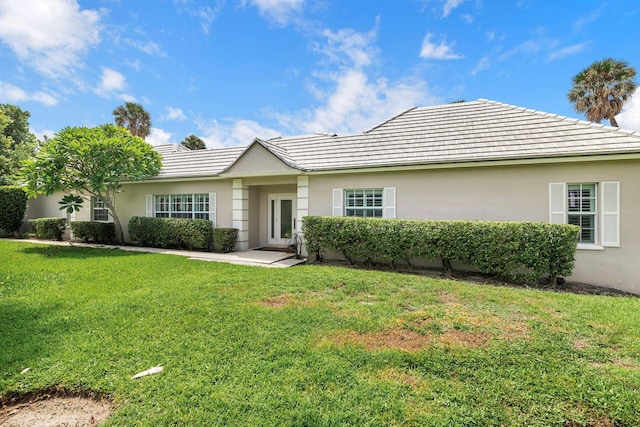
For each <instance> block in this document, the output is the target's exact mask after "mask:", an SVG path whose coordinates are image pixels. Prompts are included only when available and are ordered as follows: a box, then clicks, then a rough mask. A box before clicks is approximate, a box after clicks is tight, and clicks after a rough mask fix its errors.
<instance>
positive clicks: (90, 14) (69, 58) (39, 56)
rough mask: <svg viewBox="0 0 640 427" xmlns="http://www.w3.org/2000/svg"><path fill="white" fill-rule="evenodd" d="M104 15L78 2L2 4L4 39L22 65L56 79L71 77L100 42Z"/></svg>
mask: <svg viewBox="0 0 640 427" xmlns="http://www.w3.org/2000/svg"><path fill="white" fill-rule="evenodd" d="M100 29H101V28H100V15H99V13H98V12H96V11H94V10H88V9H85V10H81V9H80V5H78V3H77V1H76V0H21V1H11V0H4V1H0V39H1V40H2V41H3V42H4V43H5V44H7V45H8V46H9V47H10V48H11V50H12V51H13V52H14V53H15V54H16V56H18V58H19V59H20V61H22V62H23V63H25V64H27V65H29V66H30V67H32V68H34V69H35V70H37V71H38V72H40V73H42V74H44V75H46V76H49V77H53V78H59V77H65V76H70V75H72V74H73V70H75V69H76V68H78V67H80V66H81V65H82V63H83V61H82V58H83V56H84V55H85V54H86V53H87V51H88V50H89V49H90V48H91V47H93V46H94V45H96V44H97V43H98V42H99V41H100Z"/></svg>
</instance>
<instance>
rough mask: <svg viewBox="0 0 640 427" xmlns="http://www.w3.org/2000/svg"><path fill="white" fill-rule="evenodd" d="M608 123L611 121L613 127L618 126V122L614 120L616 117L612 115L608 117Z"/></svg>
mask: <svg viewBox="0 0 640 427" xmlns="http://www.w3.org/2000/svg"><path fill="white" fill-rule="evenodd" d="M609 123H611V126H613V127H614V128H617V127H618V122H617V121H616V118H615V117H613V116H611V117H609Z"/></svg>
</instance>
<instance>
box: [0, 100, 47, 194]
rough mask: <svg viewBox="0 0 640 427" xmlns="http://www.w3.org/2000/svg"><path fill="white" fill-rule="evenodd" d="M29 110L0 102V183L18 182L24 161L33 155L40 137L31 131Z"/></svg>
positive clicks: (10, 183)
mask: <svg viewBox="0 0 640 427" xmlns="http://www.w3.org/2000/svg"><path fill="white" fill-rule="evenodd" d="M30 116H31V114H30V113H29V112H28V111H23V110H22V109H20V107H16V106H15V105H11V104H0V185H12V184H16V183H17V182H16V178H17V176H18V174H19V171H20V167H21V166H22V162H23V161H25V160H26V159H28V158H31V157H33V155H34V153H35V149H36V147H37V146H38V139H37V138H36V137H35V135H33V134H32V133H31V132H30V131H29V117H30Z"/></svg>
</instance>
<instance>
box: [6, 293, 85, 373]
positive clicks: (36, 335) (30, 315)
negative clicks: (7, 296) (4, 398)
mask: <svg viewBox="0 0 640 427" xmlns="http://www.w3.org/2000/svg"><path fill="white" fill-rule="evenodd" d="M73 327H74V326H73V325H70V324H69V322H68V321H65V320H64V318H61V317H59V307H57V306H56V304H54V303H49V305H43V304H38V305H37V306H32V305H29V304H25V303H20V302H17V301H11V302H10V303H8V302H3V303H0V330H2V334H0V348H2V352H0V353H1V354H0V366H3V371H5V375H6V374H9V375H16V374H18V373H20V371H21V370H23V369H24V368H34V367H36V366H38V364H39V363H40V362H39V361H40V360H41V359H45V358H47V357H50V356H51V354H52V351H53V350H54V349H55V348H57V347H59V346H60V345H61V344H62V343H63V342H65V340H66V336H67V332H70V329H71V328H73Z"/></svg>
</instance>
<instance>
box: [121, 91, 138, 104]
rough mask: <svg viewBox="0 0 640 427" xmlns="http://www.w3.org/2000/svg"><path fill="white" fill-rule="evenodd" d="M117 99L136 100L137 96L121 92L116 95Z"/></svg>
mask: <svg viewBox="0 0 640 427" xmlns="http://www.w3.org/2000/svg"><path fill="white" fill-rule="evenodd" d="M117 98H118V99H121V100H123V101H124V102H137V101H138V98H136V97H135V96H133V95H129V94H128V93H121V94H119V95H118V96H117Z"/></svg>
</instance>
